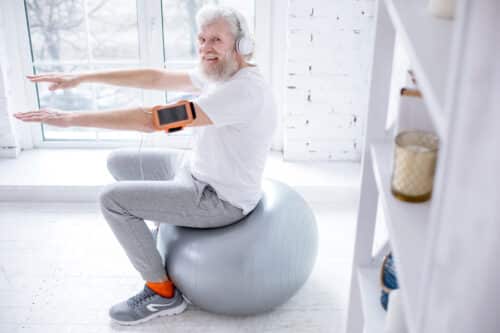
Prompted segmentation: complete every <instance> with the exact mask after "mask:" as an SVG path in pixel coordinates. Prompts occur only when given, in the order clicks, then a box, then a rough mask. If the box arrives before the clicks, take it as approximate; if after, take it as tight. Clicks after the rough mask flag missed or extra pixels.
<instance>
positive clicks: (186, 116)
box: [151, 100, 196, 133]
mask: <svg viewBox="0 0 500 333" xmlns="http://www.w3.org/2000/svg"><path fill="white" fill-rule="evenodd" d="M151 112H152V115H153V125H154V127H155V129H157V130H159V131H165V132H167V133H171V132H175V131H180V130H182V129H183V128H184V126H187V125H189V124H191V123H192V122H193V121H194V120H195V119H196V111H195V109H194V104H193V102H190V101H186V100H182V101H179V102H176V103H174V104H168V105H157V106H154V107H153V109H152V111H151Z"/></svg>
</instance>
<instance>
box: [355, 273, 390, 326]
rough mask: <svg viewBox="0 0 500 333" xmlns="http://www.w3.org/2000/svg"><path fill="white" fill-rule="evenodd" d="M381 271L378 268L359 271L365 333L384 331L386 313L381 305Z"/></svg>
mask: <svg viewBox="0 0 500 333" xmlns="http://www.w3.org/2000/svg"><path fill="white" fill-rule="evenodd" d="M379 269H380V268H377V267H362V268H359V269H358V281H359V289H360V291H361V303H362V308H363V318H364V323H365V327H364V332H365V333H379V332H383V331H384V323H385V311H384V309H383V308H382V305H381V304H380V292H381V290H380V281H379V273H380V271H379Z"/></svg>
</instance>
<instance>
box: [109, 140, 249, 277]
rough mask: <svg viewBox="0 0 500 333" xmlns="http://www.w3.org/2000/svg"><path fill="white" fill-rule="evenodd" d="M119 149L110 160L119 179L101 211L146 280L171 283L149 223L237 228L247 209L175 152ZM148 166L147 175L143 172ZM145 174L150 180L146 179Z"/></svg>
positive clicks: (111, 155) (113, 173)
mask: <svg viewBox="0 0 500 333" xmlns="http://www.w3.org/2000/svg"><path fill="white" fill-rule="evenodd" d="M140 154H141V156H142V161H141V160H140V158H139V152H138V150H137V149H119V150H116V151H113V152H112V153H111V154H110V156H109V157H108V169H109V171H110V172H111V174H112V175H113V177H114V178H115V179H116V180H117V181H118V182H116V183H113V184H110V185H107V186H106V187H105V188H104V190H103V191H102V193H101V196H100V203H101V210H102V213H103V215H104V217H105V219H106V220H107V221H108V223H109V225H110V226H111V229H112V231H113V233H114V234H115V236H116V238H118V241H119V242H120V244H121V245H122V247H123V248H124V249H125V252H126V254H127V256H128V257H129V259H130V261H131V262H132V265H133V266H134V267H135V269H136V270H137V271H139V273H140V274H141V275H142V277H143V279H144V280H146V281H153V282H154V281H160V280H165V279H166V277H167V276H166V272H165V267H164V265H163V262H162V259H161V256H160V253H159V252H158V250H157V249H156V244H155V241H154V239H153V236H152V234H151V232H150V230H149V228H148V226H147V225H146V223H145V222H144V220H150V221H155V222H159V223H170V224H174V225H178V226H186V227H194V228H214V227H220V226H224V225H228V224H231V223H233V222H236V221H238V220H240V219H241V218H242V217H243V216H244V215H243V212H242V209H240V208H237V207H235V206H233V205H231V204H230V203H228V202H227V201H224V200H221V199H220V198H219V197H218V196H217V193H216V192H215V190H214V189H213V188H212V187H211V186H210V185H208V184H206V183H204V182H202V181H199V180H197V179H196V178H194V177H193V176H192V175H191V173H190V172H189V169H188V167H187V166H185V165H184V164H183V163H182V159H183V152H182V151H179V150H174V149H143V150H142V151H141V152H140ZM141 164H142V172H141ZM142 176H144V180H143V179H142Z"/></svg>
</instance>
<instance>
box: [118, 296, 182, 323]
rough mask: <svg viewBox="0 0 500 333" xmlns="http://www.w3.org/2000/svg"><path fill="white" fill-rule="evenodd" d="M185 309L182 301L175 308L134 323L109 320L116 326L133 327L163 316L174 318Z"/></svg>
mask: <svg viewBox="0 0 500 333" xmlns="http://www.w3.org/2000/svg"><path fill="white" fill-rule="evenodd" d="M186 308H187V303H186V302H185V301H183V302H182V303H181V304H179V305H178V306H176V307H175V308H171V309H166V310H163V311H158V312H156V313H154V314H152V315H150V316H147V317H144V318H142V319H138V320H135V321H121V320H116V319H114V318H111V320H112V321H114V322H115V323H117V324H120V325H124V326H133V325H137V324H141V323H145V322H147V321H150V320H152V319H154V318H158V317H163V316H174V315H177V314H180V313H182V312H184V311H185V310H186Z"/></svg>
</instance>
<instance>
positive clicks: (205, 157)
mask: <svg viewBox="0 0 500 333" xmlns="http://www.w3.org/2000/svg"><path fill="white" fill-rule="evenodd" d="M196 19H197V24H198V31H199V35H198V47H199V66H198V67H197V68H196V69H194V70H192V71H190V72H172V71H168V70H156V69H135V70H120V71H105V72H92V73H81V74H48V75H36V76H29V77H28V78H29V79H30V80H31V81H32V82H49V83H51V85H50V87H49V89H50V90H56V89H67V88H72V87H75V86H77V85H78V84H80V83H86V82H99V83H105V84H113V85H119V86H127V87H138V88H144V89H160V90H164V89H166V90H178V91H191V92H193V93H195V94H198V96H197V97H196V98H195V99H194V100H193V101H192V102H193V105H194V109H195V113H196V115H197V117H196V119H195V120H194V121H193V122H192V123H191V124H190V126H194V127H193V128H194V129H195V134H196V140H195V144H194V148H193V151H192V154H191V158H190V161H189V163H181V162H180V161H181V160H182V158H181V154H179V152H178V151H175V150H143V151H142V152H141V153H140V156H139V152H137V151H136V150H127V149H124V150H118V151H115V152H113V153H112V154H111V155H110V157H109V159H108V168H109V170H110V172H111V173H112V175H113V176H114V178H115V179H116V180H118V182H116V183H114V184H110V185H108V186H107V187H106V188H105V189H104V190H103V192H102V194H101V197H100V202H101V209H102V213H103V215H104V217H105V219H106V220H107V221H108V223H109V225H110V226H111V229H112V230H113V232H114V234H115V235H116V237H117V239H118V241H119V242H120V243H121V245H122V247H123V248H124V250H125V252H126V254H127V256H128V257H129V259H130V261H131V263H132V264H133V266H134V267H135V269H136V270H137V271H138V272H139V273H140V274H141V275H142V278H143V279H144V280H145V286H144V289H143V290H142V291H141V292H139V293H138V294H137V295H135V296H133V297H131V298H129V299H128V300H126V301H124V302H121V303H119V304H116V305H114V306H113V307H111V309H110V316H111V318H112V319H113V320H114V321H116V322H118V323H120V324H124V325H134V324H138V323H141V322H145V321H148V320H150V319H152V318H155V317H158V316H163V315H172V314H177V313H181V312H182V311H184V309H185V308H186V303H185V301H184V299H183V297H182V295H181V294H180V292H179V291H178V290H177V289H176V288H175V286H174V285H173V284H172V282H171V281H170V280H169V278H168V275H167V272H166V269H165V267H164V264H163V261H162V259H161V256H160V254H159V252H158V251H157V249H156V246H155V241H154V237H153V235H152V234H151V232H150V230H149V228H148V226H147V225H146V223H145V220H151V221H156V222H158V223H170V224H174V225H178V226H187V227H194V228H214V227H220V226H224V225H228V224H231V223H234V222H236V221H238V220H240V219H241V218H243V217H244V216H245V215H246V214H248V213H249V212H250V211H252V210H253V208H254V207H255V206H256V205H257V203H258V201H259V200H260V198H261V180H262V173H263V169H264V166H265V162H266V157H267V152H268V150H269V148H270V145H271V141H272V137H273V133H274V129H275V127H276V122H277V113H276V108H275V105H274V101H273V96H272V94H271V90H270V88H269V87H268V85H267V84H266V83H265V82H264V79H263V78H262V76H261V75H260V74H259V71H258V69H257V67H255V66H254V65H251V64H249V63H248V62H247V60H248V59H249V57H250V56H251V53H252V50H253V43H252V41H251V39H250V36H249V33H248V28H247V24H246V22H245V19H244V17H243V16H242V15H241V14H240V13H238V12H237V11H236V10H234V9H231V8H227V7H204V8H202V9H201V10H200V11H199V12H198V14H197V17H196ZM15 117H16V118H18V119H20V120H23V121H30V122H43V123H46V124H50V125H54V126H65V127H67V126H88V127H98V128H110V129H123V130H137V131H143V132H151V131H153V130H154V129H155V128H154V127H153V123H152V114H151V108H130V109H123V110H110V111H103V112H78V113H67V112H62V111H59V110H54V109H42V110H38V111H33V112H24V113H17V114H15Z"/></svg>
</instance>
